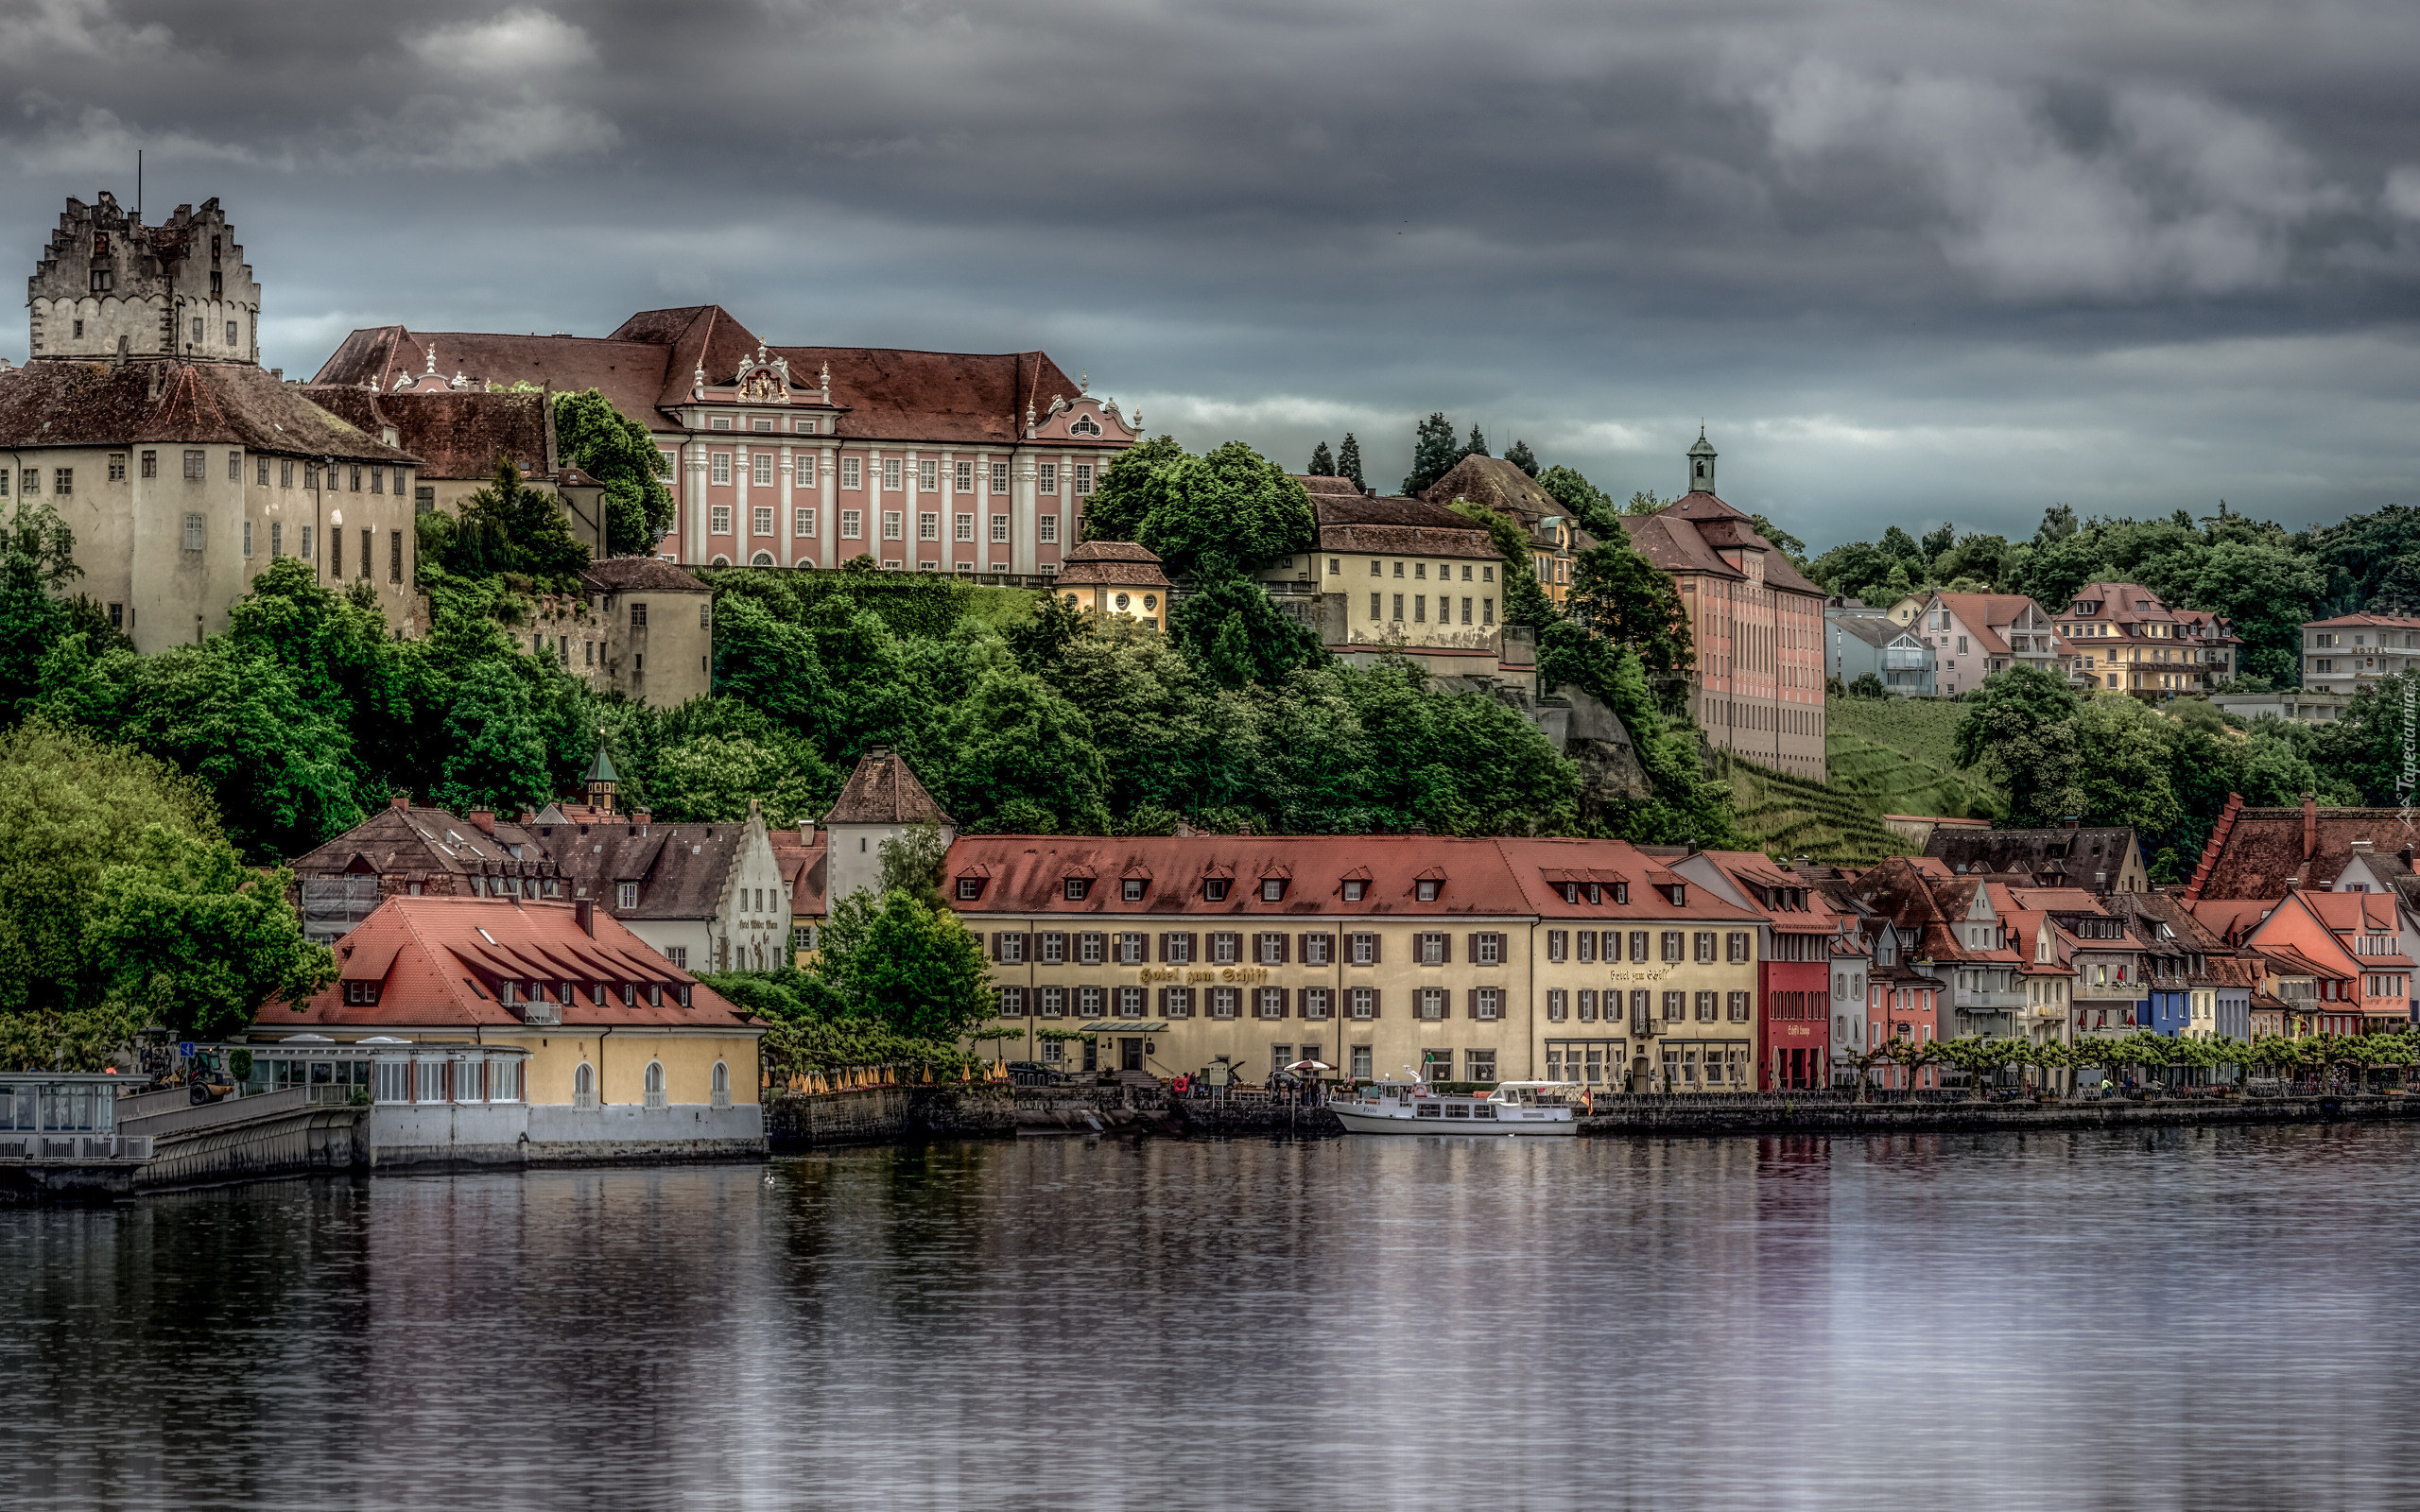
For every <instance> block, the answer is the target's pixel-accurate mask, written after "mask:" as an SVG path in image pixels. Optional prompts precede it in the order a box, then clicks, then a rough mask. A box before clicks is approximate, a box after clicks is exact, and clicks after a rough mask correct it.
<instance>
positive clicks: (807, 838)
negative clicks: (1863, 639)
mask: <svg viewBox="0 0 2420 1512" xmlns="http://www.w3.org/2000/svg"><path fill="white" fill-rule="evenodd" d="M798 843H799V844H801V845H813V844H814V843H815V821H814V820H813V819H801V820H799V821H798Z"/></svg>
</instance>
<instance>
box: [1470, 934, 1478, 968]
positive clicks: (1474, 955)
mask: <svg viewBox="0 0 2420 1512" xmlns="http://www.w3.org/2000/svg"><path fill="white" fill-rule="evenodd" d="M1468 944H1469V946H1470V953H1471V964H1472V965H1473V966H1477V965H1478V930H1472V931H1471V937H1470V939H1469V941H1468Z"/></svg>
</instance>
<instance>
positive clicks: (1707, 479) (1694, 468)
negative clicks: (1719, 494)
mask: <svg viewBox="0 0 2420 1512" xmlns="http://www.w3.org/2000/svg"><path fill="white" fill-rule="evenodd" d="M1688 455H1689V487H1688V489H1687V491H1688V492H1690V493H1712V492H1713V491H1714V458H1715V450H1714V445H1713V443H1712V442H1710V441H1708V440H1707V439H1706V438H1705V427H1704V426H1703V425H1700V426H1699V427H1698V439H1697V444H1696V445H1694V446H1692V447H1690V448H1689V453H1688Z"/></svg>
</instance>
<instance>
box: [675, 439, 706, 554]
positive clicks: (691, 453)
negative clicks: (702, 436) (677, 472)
mask: <svg viewBox="0 0 2420 1512" xmlns="http://www.w3.org/2000/svg"><path fill="white" fill-rule="evenodd" d="M681 450H682V456H683V460H684V461H686V462H687V463H688V473H689V483H688V487H687V488H685V489H683V490H682V491H681V527H682V528H681V534H682V537H683V540H684V541H686V542H687V543H686V544H685V545H684V546H683V548H682V553H681V555H682V558H683V560H684V561H686V562H687V563H688V564H689V565H690V566H692V567H695V566H699V565H701V564H702V563H703V562H704V561H705V559H706V443H705V442H703V441H701V440H699V439H698V438H695V437H691V438H689V440H688V442H687V443H686V444H685V445H683V447H682V449H681Z"/></svg>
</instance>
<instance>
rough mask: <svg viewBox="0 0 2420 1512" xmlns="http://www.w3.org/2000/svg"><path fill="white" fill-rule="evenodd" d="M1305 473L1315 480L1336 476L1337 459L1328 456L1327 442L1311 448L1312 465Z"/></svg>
mask: <svg viewBox="0 0 2420 1512" xmlns="http://www.w3.org/2000/svg"><path fill="white" fill-rule="evenodd" d="M1304 471H1305V472H1306V473H1307V474H1308V475H1309V476H1311V477H1315V478H1332V477H1334V476H1336V458H1335V457H1333V456H1330V455H1328V450H1327V442H1325V441H1322V442H1320V444H1319V445H1317V446H1314V447H1312V448H1311V465H1310V466H1309V467H1308V468H1306V469H1305V470H1304Z"/></svg>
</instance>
